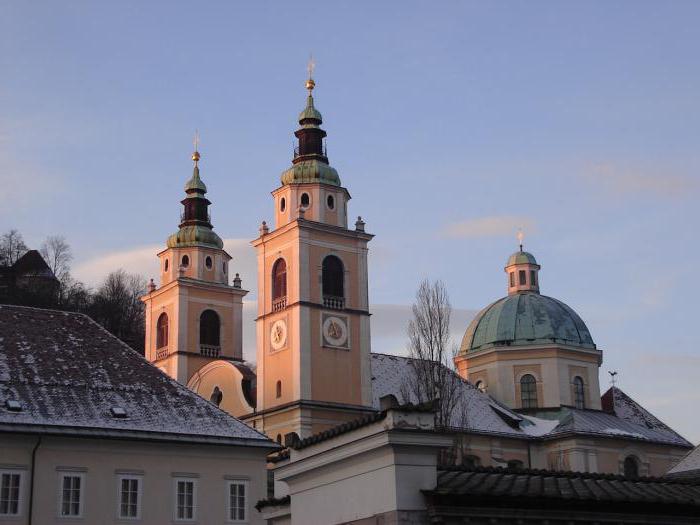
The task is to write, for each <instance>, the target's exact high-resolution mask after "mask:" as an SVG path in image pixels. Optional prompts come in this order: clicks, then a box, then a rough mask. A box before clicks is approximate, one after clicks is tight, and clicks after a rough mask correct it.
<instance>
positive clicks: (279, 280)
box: [272, 259, 287, 301]
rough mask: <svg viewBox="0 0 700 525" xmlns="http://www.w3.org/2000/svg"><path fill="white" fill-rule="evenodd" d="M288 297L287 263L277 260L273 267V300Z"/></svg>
mask: <svg viewBox="0 0 700 525" xmlns="http://www.w3.org/2000/svg"><path fill="white" fill-rule="evenodd" d="M286 296H287V263H286V262H285V260H284V259H277V261H276V262H275V265H274V266H273V267H272V300H273V301H274V300H275V299H279V298H280V297H286Z"/></svg>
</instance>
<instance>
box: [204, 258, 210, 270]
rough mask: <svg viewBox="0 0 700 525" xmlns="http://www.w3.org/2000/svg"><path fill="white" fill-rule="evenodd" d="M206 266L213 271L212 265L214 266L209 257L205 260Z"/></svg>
mask: <svg viewBox="0 0 700 525" xmlns="http://www.w3.org/2000/svg"><path fill="white" fill-rule="evenodd" d="M204 264H206V265H207V268H208V269H210V270H211V264H212V263H211V257H209V256H208V255H207V258H206V259H204Z"/></svg>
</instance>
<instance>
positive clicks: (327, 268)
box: [322, 255, 345, 298]
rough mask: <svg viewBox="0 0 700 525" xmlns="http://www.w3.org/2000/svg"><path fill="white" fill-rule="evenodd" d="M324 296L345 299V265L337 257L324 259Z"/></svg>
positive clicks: (330, 256) (331, 256)
mask: <svg viewBox="0 0 700 525" xmlns="http://www.w3.org/2000/svg"><path fill="white" fill-rule="evenodd" d="M322 273H323V278H322V282H323V296H324V297H327V296H330V297H338V298H342V297H345V293H344V280H345V272H344V271H343V263H342V261H341V260H340V259H338V258H337V257H336V256H335V255H329V256H328V257H326V258H325V259H323V269H322Z"/></svg>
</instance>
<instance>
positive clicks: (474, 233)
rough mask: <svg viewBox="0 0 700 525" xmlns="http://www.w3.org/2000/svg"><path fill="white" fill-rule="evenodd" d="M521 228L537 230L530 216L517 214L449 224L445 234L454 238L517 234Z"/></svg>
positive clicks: (527, 231) (529, 230)
mask: <svg viewBox="0 0 700 525" xmlns="http://www.w3.org/2000/svg"><path fill="white" fill-rule="evenodd" d="M519 229H521V230H523V232H525V233H532V232H533V231H534V230H535V221H534V220H533V219H531V218H530V217H518V216H515V215H492V216H490V217H479V218H476V219H468V220H465V221H460V222H454V223H452V224H448V225H447V226H446V228H445V230H444V233H443V236H445V237H449V238H452V239H473V238H475V237H500V236H515V234H516V232H517V231H518V230H519Z"/></svg>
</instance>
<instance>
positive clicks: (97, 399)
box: [0, 305, 276, 448]
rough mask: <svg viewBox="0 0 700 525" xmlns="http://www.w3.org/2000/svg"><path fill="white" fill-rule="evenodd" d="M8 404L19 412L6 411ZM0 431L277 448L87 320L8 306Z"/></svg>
mask: <svg viewBox="0 0 700 525" xmlns="http://www.w3.org/2000/svg"><path fill="white" fill-rule="evenodd" d="M10 400H15V401H18V402H19V403H20V405H21V410H19V411H16V410H11V409H9V408H8V407H9V405H8V401H10ZM114 409H116V410H114ZM119 409H123V411H124V412H125V414H124V415H121V414H120V412H121V411H120V410H119ZM0 431H4V432H32V433H33V432H39V433H52V434H63V435H89V436H113V437H122V438H123V437H134V438H138V439H157V440H172V441H186V442H214V443H225V444H246V445H252V446H261V447H269V448H274V447H276V445H275V444H274V443H273V442H272V441H270V440H269V439H267V438H266V437H265V436H264V435H263V434H261V433H259V432H257V431H256V430H254V429H252V428H250V427H249V426H247V425H246V424H244V423H242V422H241V421H239V420H238V419H236V418H234V417H232V416H230V415H228V414H227V413H226V412H224V411H222V410H220V409H219V408H218V407H216V406H215V405H214V404H212V403H210V402H208V401H206V400H204V399H202V398H201V397H199V396H198V395H196V394H195V393H193V392H191V391H190V390H188V389H187V388H186V387H184V386H183V385H181V384H179V383H178V382H177V381H175V380H173V379H171V378H169V377H168V376H167V375H165V374H164V373H162V372H161V371H160V370H158V369H157V368H155V367H154V366H152V365H151V364H150V363H148V362H147V361H146V360H145V359H144V358H143V357H141V356H140V355H139V354H137V353H136V352H135V351H133V350H132V349H131V348H129V347H128V346H127V345H125V344H124V343H122V342H121V341H120V340H119V339H117V338H116V337H114V336H113V335H111V334H110V333H109V332H107V331H106V330H105V329H104V328H102V327H101V326H100V325H98V324H97V323H95V322H94V321H93V320H92V319H90V318H89V317H87V316H85V315H82V314H77V313H69V312H58V311H53V310H42V309H38V308H26V307H19V306H6V305H2V306H0Z"/></svg>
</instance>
